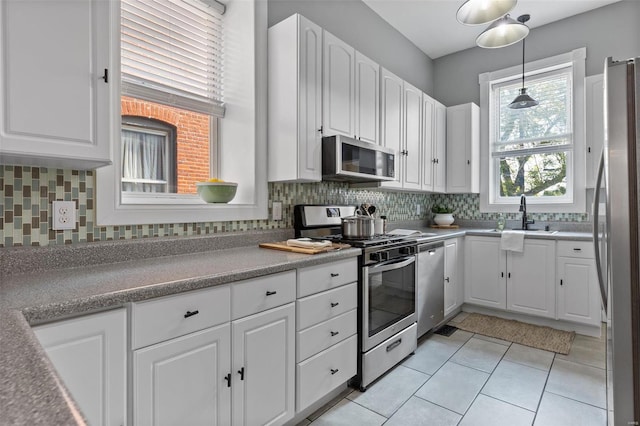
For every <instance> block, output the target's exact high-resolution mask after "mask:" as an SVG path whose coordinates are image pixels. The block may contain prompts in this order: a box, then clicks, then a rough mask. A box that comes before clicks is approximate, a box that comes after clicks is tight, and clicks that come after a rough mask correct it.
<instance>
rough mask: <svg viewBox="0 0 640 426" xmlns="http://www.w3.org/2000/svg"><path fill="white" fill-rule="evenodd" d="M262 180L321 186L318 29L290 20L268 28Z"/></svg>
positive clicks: (304, 21)
mask: <svg viewBox="0 0 640 426" xmlns="http://www.w3.org/2000/svg"><path fill="white" fill-rule="evenodd" d="M268 36H269V37H268V43H269V46H268V47H269V64H268V66H269V70H268V71H269V72H268V81H269V93H270V94H271V96H269V97H268V103H269V114H268V120H269V125H268V143H269V149H268V159H269V164H268V165H269V167H268V173H269V176H268V179H269V181H270V182H278V181H303V182H313V181H316V182H319V181H321V180H322V163H321V160H322V134H321V129H320V127H321V126H322V28H320V27H319V26H317V25H316V24H314V23H313V22H311V21H309V20H307V19H305V18H304V17H302V16H300V15H297V14H296V15H293V16H291V17H289V18H287V19H285V20H284V21H281V22H279V23H278V24H276V25H274V26H273V27H271V28H269V33H268Z"/></svg>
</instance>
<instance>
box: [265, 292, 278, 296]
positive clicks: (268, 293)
mask: <svg viewBox="0 0 640 426" xmlns="http://www.w3.org/2000/svg"><path fill="white" fill-rule="evenodd" d="M276 293H277V291H267V296H273V295H274V294H276Z"/></svg>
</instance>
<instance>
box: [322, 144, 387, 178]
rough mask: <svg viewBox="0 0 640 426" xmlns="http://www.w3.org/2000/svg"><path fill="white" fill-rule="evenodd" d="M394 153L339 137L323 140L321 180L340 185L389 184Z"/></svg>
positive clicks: (378, 146)
mask: <svg viewBox="0 0 640 426" xmlns="http://www.w3.org/2000/svg"><path fill="white" fill-rule="evenodd" d="M395 159H396V156H395V151H394V150H393V149H389V148H385V147H383V146H380V145H374V144H372V143H368V142H362V141H359V140H357V139H353V138H349V137H346V136H342V135H335V136H325V137H323V138H322V179H323V180H335V181H341V182H372V181H392V180H394V179H395Z"/></svg>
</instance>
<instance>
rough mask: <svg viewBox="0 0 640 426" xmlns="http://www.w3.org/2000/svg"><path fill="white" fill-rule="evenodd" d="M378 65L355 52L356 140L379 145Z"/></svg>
mask: <svg viewBox="0 0 640 426" xmlns="http://www.w3.org/2000/svg"><path fill="white" fill-rule="evenodd" d="M379 77H380V65H378V64H377V63H375V62H374V61H372V60H371V59H369V58H367V57H366V56H364V55H363V54H362V53H360V52H356V127H355V129H356V132H355V134H356V135H357V136H358V139H359V140H361V141H365V142H371V143H375V144H378V143H380V136H379V134H380V82H379Z"/></svg>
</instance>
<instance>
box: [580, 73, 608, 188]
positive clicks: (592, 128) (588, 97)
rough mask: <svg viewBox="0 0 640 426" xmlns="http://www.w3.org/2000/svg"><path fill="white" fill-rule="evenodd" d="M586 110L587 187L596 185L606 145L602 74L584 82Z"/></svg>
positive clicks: (588, 78)
mask: <svg viewBox="0 0 640 426" xmlns="http://www.w3.org/2000/svg"><path fill="white" fill-rule="evenodd" d="M584 84H585V110H586V114H587V122H586V123H587V131H586V135H587V150H586V151H587V152H586V157H587V164H586V169H585V171H586V182H585V184H586V187H587V188H593V187H595V185H596V177H597V175H598V163H599V161H600V155H601V154H602V146H603V144H604V78H603V75H602V74H598V75H591V76H589V77H587V78H585V80H584Z"/></svg>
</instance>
